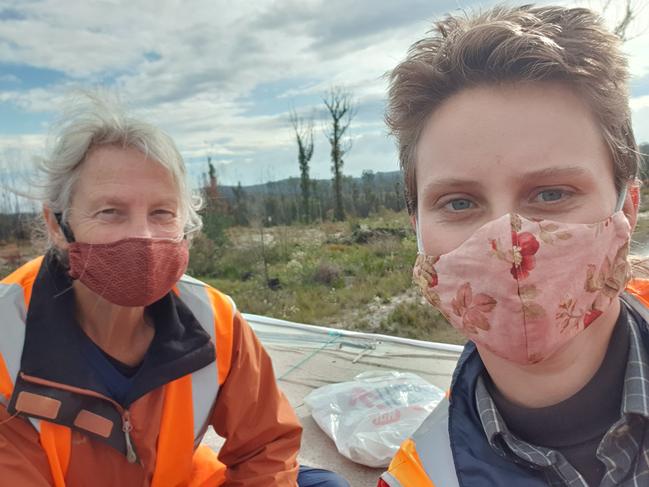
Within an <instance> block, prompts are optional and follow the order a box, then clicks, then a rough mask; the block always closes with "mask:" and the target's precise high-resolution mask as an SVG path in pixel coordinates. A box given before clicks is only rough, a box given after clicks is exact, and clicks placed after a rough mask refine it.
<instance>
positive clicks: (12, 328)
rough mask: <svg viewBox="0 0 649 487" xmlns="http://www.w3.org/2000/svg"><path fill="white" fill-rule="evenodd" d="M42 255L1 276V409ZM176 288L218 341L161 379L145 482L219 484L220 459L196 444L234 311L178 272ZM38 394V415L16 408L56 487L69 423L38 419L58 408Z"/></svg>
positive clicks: (228, 347) (83, 421)
mask: <svg viewBox="0 0 649 487" xmlns="http://www.w3.org/2000/svg"><path fill="white" fill-rule="evenodd" d="M42 262H43V257H39V258H37V259H35V260H33V261H31V262H29V263H27V264H25V265H24V266H22V267H21V268H20V269H18V270H17V271H15V272H14V273H13V274H11V275H10V276H8V277H7V278H5V279H3V280H2V281H0V404H2V405H3V406H4V407H5V408H6V407H7V406H8V404H9V402H10V399H11V398H12V394H13V392H14V385H15V384H16V380H17V378H18V377H19V374H21V371H20V367H21V357H22V353H23V344H24V341H25V323H26V317H27V312H28V310H29V305H30V299H31V296H32V288H33V285H34V282H35V279H36V276H37V275H38V272H39V269H40V267H41V264H42ZM174 292H175V293H176V294H177V296H178V297H179V298H180V299H181V300H182V302H183V303H184V304H185V305H186V306H187V307H188V308H189V310H190V311H191V312H192V313H193V315H194V317H195V318H196V320H197V321H198V322H199V323H200V325H201V326H202V328H203V329H204V330H205V331H206V332H207V333H208V334H209V335H210V337H211V341H212V342H213V344H214V346H215V348H216V357H217V359H216V361H215V362H213V363H212V364H210V365H208V366H206V367H203V368H201V369H199V370H197V371H195V372H193V373H190V374H187V375H185V376H182V377H180V378H178V379H176V380H173V381H171V382H168V383H167V384H165V385H163V386H162V387H163V393H164V403H163V407H162V419H161V424H160V432H159V436H158V442H157V451H156V462H155V470H154V473H153V478H152V481H151V485H152V487H180V486H185V487H199V486H205V487H206V486H208V485H210V486H214V485H220V484H221V483H222V482H223V480H224V478H225V466H224V465H223V464H222V463H220V462H219V461H218V459H217V456H216V453H215V452H213V451H212V450H211V449H209V448H208V447H206V446H199V445H200V442H201V440H202V438H203V435H204V434H205V432H206V430H207V427H208V426H209V425H208V420H209V415H210V413H211V411H212V408H213V405H214V403H215V401H216V397H217V394H218V391H219V386H220V385H222V384H223V382H224V381H225V378H226V377H227V375H228V372H229V370H230V364H231V358H232V323H233V319H234V313H235V311H236V310H235V307H234V303H233V302H232V300H231V299H230V298H229V297H228V296H226V295H224V294H222V293H220V292H218V291H217V290H215V289H213V288H211V287H209V286H207V285H206V284H204V283H202V282H200V281H198V280H196V279H193V278H191V277H189V276H183V277H182V278H181V279H180V281H179V282H178V283H177V285H176V287H175V288H174ZM22 378H23V379H24V377H22ZM27 380H31V379H29V378H27ZM33 380H34V381H36V380H37V379H33ZM70 389H73V388H70ZM75 392H76V391H75ZM83 392H84V391H81V393H83ZM21 394H27V395H28V394H29V393H25V392H22V393H21ZM21 399H25V401H23V402H27V401H26V400H27V399H31V398H29V397H28V396H26V397H24V398H21V397H18V398H17V401H16V404H20V403H21ZM40 399H41V404H42V405H43V406H44V409H43V411H44V412H41V413H40V414H39V416H40V418H37V417H29V415H28V414H23V412H21V411H20V408H19V407H17V408H16V409H17V410H18V412H21V415H23V416H26V417H27V418H28V419H29V421H30V422H31V424H32V425H33V426H34V428H36V430H37V431H38V433H39V438H40V443H41V446H42V447H43V449H44V451H45V453H46V455H47V459H48V462H49V466H50V470H51V474H52V479H53V481H54V485H55V487H65V485H66V481H65V479H66V473H67V470H68V464H69V461H70V453H71V429H70V428H69V427H67V426H63V425H61V424H56V423H54V422H50V421H47V420H45V419H43V416H44V415H46V414H50V412H51V414H54V416H52V419H56V417H55V415H56V408H55V407H54V408H52V407H50V406H53V405H54V406H55V404H53V403H52V404H48V403H47V398H44V401H43V398H42V397H41V398H40ZM108 400H110V399H108ZM82 416H83V417H82ZM45 417H47V416H45ZM89 417H92V413H90V412H88V411H85V410H81V411H80V412H79V415H78V417H77V420H75V422H74V425H75V426H76V427H78V428H79V429H80V430H83V429H84V425H87V426H86V427H87V428H88V431H91V432H93V433H96V432H97V431H92V428H96V427H97V426H96V425H97V421H94V422H93V421H88V418H89ZM95 419H96V418H95ZM100 419H101V418H100ZM104 421H105V420H104ZM123 421H124V422H123V424H122V425H118V426H119V427H120V428H121V429H122V430H123V431H124V434H125V435H126V442H127V444H128V443H129V441H130V440H129V428H128V426H129V425H128V413H127V412H126V414H125V416H124V417H123ZM99 424H101V423H99Z"/></svg>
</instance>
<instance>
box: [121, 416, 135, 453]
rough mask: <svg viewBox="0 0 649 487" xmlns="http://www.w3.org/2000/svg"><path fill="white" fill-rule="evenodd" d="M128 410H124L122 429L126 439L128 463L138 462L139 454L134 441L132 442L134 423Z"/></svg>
mask: <svg viewBox="0 0 649 487" xmlns="http://www.w3.org/2000/svg"><path fill="white" fill-rule="evenodd" d="M129 418H130V417H129V413H128V411H125V412H124V416H122V431H123V432H124V438H125V439H126V460H127V461H128V463H135V462H137V454H136V453H135V448H133V443H132V442H131V431H132V430H133V425H132V424H131V421H130V419H129Z"/></svg>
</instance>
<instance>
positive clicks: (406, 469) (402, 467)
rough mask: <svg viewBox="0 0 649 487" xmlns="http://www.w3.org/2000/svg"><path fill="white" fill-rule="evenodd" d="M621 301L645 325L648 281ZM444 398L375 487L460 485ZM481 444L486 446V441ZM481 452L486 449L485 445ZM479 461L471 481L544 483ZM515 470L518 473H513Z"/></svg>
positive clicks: (648, 305) (630, 289) (648, 317)
mask: <svg viewBox="0 0 649 487" xmlns="http://www.w3.org/2000/svg"><path fill="white" fill-rule="evenodd" d="M623 299H624V301H625V302H626V303H627V304H628V305H629V306H631V307H632V309H634V310H635V311H636V312H638V314H639V315H640V316H641V317H642V318H643V319H644V320H645V321H646V322H647V323H649V280H639V279H636V280H634V281H632V282H631V283H630V284H629V286H628V287H627V293H626V294H625V295H624V298H623ZM645 341H646V340H645ZM447 396H448V397H447V398H445V399H444V400H442V401H441V402H440V403H439V404H438V405H437V407H436V408H435V409H434V410H433V412H432V413H431V414H430V415H429V416H428V417H427V418H426V419H425V420H424V422H423V423H422V424H421V426H420V427H419V428H418V429H417V431H416V432H415V433H413V435H412V437H411V438H408V439H407V440H405V441H404V442H403V443H402V444H401V447H400V448H399V450H398V451H397V453H396V455H395V456H394V458H393V459H392V461H391V462H390V466H389V467H388V470H387V471H386V472H384V473H383V475H381V478H380V479H379V484H378V486H379V487H460V486H462V485H464V484H463V483H461V482H460V480H459V479H458V475H457V473H456V458H454V453H453V449H452V446H451V435H452V431H451V430H453V427H451V428H449V404H450V402H449V400H450V397H452V396H453V390H451V391H450V393H449V394H447ZM459 420H461V418H459ZM457 422H458V419H457V418H456V423H457ZM451 426H452V425H451ZM463 434H464V435H466V434H467V433H466V432H464V433H463ZM482 436H484V434H482ZM474 439H475V444H473V446H474V447H475V449H476V451H480V450H479V446H478V445H479V444H480V443H481V441H480V440H482V439H479V438H474ZM482 441H484V442H486V439H484V440H482ZM485 448H488V445H487V446H486V447H485ZM482 460H483V461H482V463H481V464H478V463H477V462H476V464H475V465H469V464H465V465H464V467H466V468H467V469H473V470H474V474H473V475H474V477H475V476H476V475H479V474H477V473H476V472H480V471H481V470H480V469H486V470H490V469H491V471H490V472H488V471H483V472H482V474H483V475H484V476H483V477H482V478H483V479H487V478H488V479H489V481H487V482H485V485H487V484H488V485H511V486H512V487H513V486H518V485H525V486H529V487H536V486H537V485H539V486H540V485H546V482H545V481H539V480H538V479H536V478H528V479H525V478H523V479H522V478H521V477H520V476H521V475H523V476H525V472H524V470H523V469H522V468H520V467H517V466H515V465H514V464H513V463H512V464H511V469H512V470H511V471H510V472H507V471H506V470H502V471H499V472H497V473H496V472H495V470H496V469H495V467H493V466H491V467H490V466H489V465H488V464H489V459H486V458H485V459H482ZM462 461H463V462H465V460H462ZM467 461H468V460H467ZM516 470H520V471H519V472H516ZM517 475H518V476H517ZM478 483H480V482H478ZM471 485H473V483H472V484H471Z"/></svg>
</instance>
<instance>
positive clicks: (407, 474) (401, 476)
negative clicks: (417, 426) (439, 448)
mask: <svg viewBox="0 0 649 487" xmlns="http://www.w3.org/2000/svg"><path fill="white" fill-rule="evenodd" d="M388 472H390V475H392V476H393V477H394V478H396V479H397V480H398V481H399V482H400V483H401V485H404V486H407V487H410V486H415V485H416V486H417V487H435V484H433V481H432V480H430V478H429V477H428V474H426V471H425V470H424V467H423V466H422V465H421V460H420V459H419V454H418V453H417V447H416V446H415V442H414V441H412V440H411V439H410V438H409V439H407V440H406V441H404V442H403V443H402V444H401V447H400V448H399V450H398V451H397V454H396V455H395V456H394V458H392V461H391V462H390V467H389V468H388Z"/></svg>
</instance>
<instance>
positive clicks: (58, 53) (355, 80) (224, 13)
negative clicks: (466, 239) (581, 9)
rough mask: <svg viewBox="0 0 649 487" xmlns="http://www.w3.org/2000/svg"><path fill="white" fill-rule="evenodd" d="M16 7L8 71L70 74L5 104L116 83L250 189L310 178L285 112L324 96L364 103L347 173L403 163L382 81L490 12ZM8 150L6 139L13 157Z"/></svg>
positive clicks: (205, 5)
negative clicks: (270, 177) (444, 28)
mask: <svg viewBox="0 0 649 487" xmlns="http://www.w3.org/2000/svg"><path fill="white" fill-rule="evenodd" d="M596 1H597V0H593V2H596ZM593 2H590V3H593ZM4 3H5V4H6V6H7V7H8V8H13V9H14V10H15V11H17V12H20V13H21V15H20V16H18V17H21V18H19V19H15V20H4V21H0V22H1V23H2V29H1V30H0V62H5V63H21V64H26V65H30V66H34V67H38V68H47V69H52V70H55V71H59V72H62V73H64V74H65V78H64V79H63V80H62V81H60V82H58V83H56V84H54V85H49V86H37V87H35V88H30V89H22V87H21V86H20V85H16V86H13V87H12V88H11V89H9V90H5V91H0V102H4V103H13V104H14V105H16V106H17V107H19V109H20V110H23V111H25V112H31V113H37V114H38V113H42V112H53V111H56V110H57V109H58V107H59V106H60V105H61V103H62V100H63V99H64V96H65V94H66V93H67V92H69V91H70V90H71V89H73V88H75V87H79V86H88V85H95V84H100V83H104V82H107V83H108V84H110V85H113V86H115V87H117V88H118V89H119V91H120V92H121V94H122V97H123V98H124V99H125V100H126V101H127V102H128V104H129V105H131V106H132V107H133V109H134V111H135V112H136V113H138V114H141V115H142V116H144V117H146V118H147V119H149V120H151V121H152V122H154V123H156V124H159V125H161V126H163V127H164V128H165V129H166V130H167V131H168V132H170V133H171V134H172V136H173V137H174V139H175V140H176V141H177V143H178V145H179V147H180V149H181V152H182V153H183V155H185V156H186V157H187V158H188V159H189V160H198V159H204V158H205V157H207V155H210V154H211V155H212V156H214V157H215V159H218V160H219V161H220V163H221V164H222V165H223V167H224V168H226V167H228V168H229V169H228V171H230V173H232V174H233V176H232V177H233V178H235V177H236V178H238V179H242V180H243V181H244V182H245V181H246V180H247V179H246V175H245V174H244V170H245V171H250V172H251V176H250V178H251V180H249V181H248V182H258V181H255V178H257V177H259V175H260V174H263V173H264V171H265V170H264V169H263V168H264V167H267V166H268V167H273V168H274V169H273V171H274V172H276V173H278V174H279V173H281V175H282V176H283V175H284V174H285V173H286V174H296V173H297V169H295V170H293V169H292V167H293V166H294V165H295V163H294V162H293V159H294V154H293V149H294V148H293V145H292V144H293V141H292V137H291V132H290V127H289V125H288V120H287V113H286V112H287V111H288V109H289V105H290V104H291V103H293V102H294V101H295V100H298V102H297V104H298V106H297V107H296V108H297V109H298V110H300V111H301V112H305V113H308V112H309V111H310V110H311V106H310V105H314V104H315V105H317V106H318V107H319V108H321V107H320V101H319V99H320V95H321V94H322V93H323V92H325V91H326V90H327V89H328V88H329V87H330V86H332V85H342V86H345V87H347V88H348V89H349V90H351V91H352V93H353V94H354V96H355V98H356V100H357V101H358V103H359V105H360V107H361V112H359V114H358V116H357V119H356V120H355V122H354V124H353V134H354V136H355V137H356V142H355V146H354V148H353V150H352V152H351V153H350V154H349V156H348V161H349V163H348V165H347V168H349V170H350V171H356V170H357V169H358V170H360V169H359V168H362V166H363V165H365V166H366V167H369V168H372V167H374V166H376V167H381V168H384V167H385V168H388V167H392V168H394V167H396V166H395V164H396V162H395V155H394V150H393V147H392V142H390V141H389V140H388V139H386V138H385V132H386V129H385V128H384V127H383V121H382V113H381V111H382V109H381V106H382V103H383V101H384V99H385V92H386V86H387V84H386V81H385V80H384V79H383V78H382V76H383V74H384V73H385V72H386V71H388V70H389V69H391V68H392V67H394V66H395V65H396V64H397V63H398V62H399V61H400V60H401V59H403V57H404V56H405V55H406V51H407V48H408V47H409V46H410V45H411V44H412V42H414V41H415V40H417V39H418V38H420V37H421V36H422V35H424V33H425V32H426V31H427V30H428V29H429V28H430V25H431V20H432V18H433V17H434V16H435V15H437V14H439V13H442V12H445V11H449V10H456V9H457V8H458V7H459V6H460V5H461V6H462V7H469V6H471V5H473V4H476V3H477V2H476V1H473V0H465V1H462V2H461V4H459V3H458V2H457V1H456V0H444V1H442V2H430V1H429V0H411V1H409V2H407V3H405V2H387V1H386V2H376V1H372V0H359V1H357V2H348V1H343V0H327V1H325V0H309V1H298V0H282V1H273V0H260V1H257V2H237V3H235V4H233V3H231V2H225V1H214V0H192V1H186V2H178V1H174V0H160V1H158V2H155V5H153V4H152V3H151V2H149V1H145V0H131V1H129V2H128V3H126V2H120V1H117V0H112V1H109V0H94V1H87V2H74V3H72V2H69V1H66V0H43V1H31V2H26V1H23V0H14V2H7V1H5V2H4ZM482 3H483V4H493V3H495V2H492V1H491V0H488V1H483V2H482ZM543 3H551V2H550V0H548V1H547V2H543ZM552 3H553V2H552ZM563 3H570V4H574V2H572V1H569V0H565V1H564V2H563ZM591 6H593V5H591ZM626 48H627V49H628V52H629V53H630V54H631V56H632V62H631V68H632V72H633V73H634V75H636V76H641V75H642V74H644V73H646V72H647V71H649V60H648V58H647V55H646V53H647V52H649V36H646V35H645V36H641V37H638V38H636V39H634V40H632V41H630V42H629V43H628V44H627V46H626ZM273 83H276V84H277V85H278V86H279V87H278V89H277V90H276V93H275V94H274V96H275V97H276V98H275V100H274V102H273V103H274V105H273V107H272V109H269V112H270V113H267V112H264V113H262V114H258V113H257V112H255V111H254V108H255V104H256V102H257V101H258V97H259V96H260V95H257V94H255V91H254V90H255V88H258V87H259V86H264V85H269V84H273ZM633 103H634V120H635V121H636V126H637V127H638V124H641V125H642V127H638V128H637V129H636V130H638V131H639V132H641V130H642V129H643V127H644V126H647V123H646V122H647V120H646V118H645V117H644V115H643V116H639V117H638V116H636V113H641V111H642V110H644V108H642V107H644V106H645V105H644V103H645V102H644V101H643V99H642V98H638V99H636V100H634V101H633ZM363 110H365V111H364V112H363ZM639 110H640V111H639ZM251 113H252V114H251ZM642 113H644V112H643V111H642ZM319 116H321V113H320V114H319ZM318 129H319V127H318ZM4 137H5V138H9V139H12V140H14V143H15V144H20V143H22V142H21V139H20V138H17V137H15V136H4ZM318 137H321V135H318ZM1 144H2V139H0V150H1V147H2V145H1ZM30 144H31V145H30ZM33 144H34V139H30V142H29V144H28V145H26V146H25V147H28V148H29V150H32V149H35V146H34V145H33ZM316 151H317V152H316V159H317V167H318V168H319V169H318V170H320V171H321V173H322V174H323V175H324V174H328V171H329V163H328V160H327V154H328V149H327V147H326V143H325V142H324V141H323V142H322V143H320V142H318V147H317V149H316ZM226 162H227V164H226ZM314 162H316V161H314ZM234 168H236V170H235V169H234ZM254 168H257V169H254ZM224 170H225V169H224ZM381 170H383V169H381ZM290 171H293V172H290ZM235 173H237V174H235ZM235 182H236V179H235Z"/></svg>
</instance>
